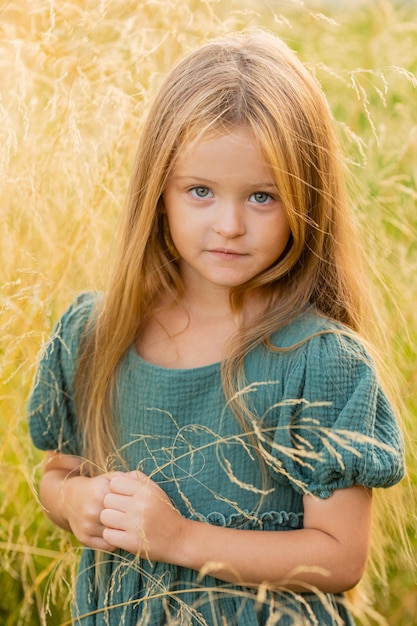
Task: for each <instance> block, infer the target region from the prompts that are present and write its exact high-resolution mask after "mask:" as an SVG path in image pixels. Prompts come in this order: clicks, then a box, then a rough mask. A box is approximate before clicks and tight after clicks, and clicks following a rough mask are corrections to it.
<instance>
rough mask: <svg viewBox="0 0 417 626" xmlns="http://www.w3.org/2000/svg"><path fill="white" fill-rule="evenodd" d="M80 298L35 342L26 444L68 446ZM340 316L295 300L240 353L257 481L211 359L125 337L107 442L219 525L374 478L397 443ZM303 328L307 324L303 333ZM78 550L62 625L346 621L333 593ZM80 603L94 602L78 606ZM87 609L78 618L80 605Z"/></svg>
mask: <svg viewBox="0 0 417 626" xmlns="http://www.w3.org/2000/svg"><path fill="white" fill-rule="evenodd" d="M93 302H94V299H93V297H92V296H91V295H90V294H84V295H82V296H81V297H79V298H78V299H77V301H76V302H75V303H73V305H72V306H71V307H70V308H69V310H68V311H67V312H66V313H65V315H64V316H63V317H62V319H61V320H60V322H59V323H58V324H57V326H56V329H55V332H54V334H53V337H52V338H51V340H50V342H49V343H48V344H47V345H46V347H45V350H44V353H43V355H42V359H41V363H40V366H39V369H38V373H37V377H36V381H35V385H34V388H33V391H32V395H31V398H30V402H29V424H30V432H31V436H32V438H33V441H34V444H35V445H36V446H37V447H39V448H41V449H44V450H59V451H60V452H63V453H68V454H80V453H81V442H80V441H79V440H78V439H77V434H76V427H75V415H74V405H73V378H74V370H75V367H76V362H77V349H78V344H79V340H80V336H81V333H82V330H83V328H84V326H85V323H86V320H87V319H88V317H89V315H90V312H91V309H92V305H93ZM340 331H341V327H340V326H336V325H335V324H333V323H331V322H329V321H328V320H325V319H323V318H322V317H319V316H317V315H314V314H313V313H308V314H307V313H306V314H304V315H303V316H301V317H300V318H298V319H297V320H295V321H294V322H292V323H291V324H290V325H288V326H287V327H286V328H285V329H283V330H281V331H279V332H278V333H276V334H275V335H274V336H273V337H272V345H273V346H276V347H279V348H289V347H290V346H293V345H294V344H297V345H298V347H296V348H292V349H289V350H286V351H285V350H284V351H282V350H281V351H280V352H278V351H274V350H271V349H267V348H266V347H262V348H256V349H255V350H253V351H252V352H251V353H250V354H249V355H248V356H247V358H246V361H245V375H246V379H247V388H246V390H245V393H244V395H245V400H246V402H247V404H248V406H249V407H250V409H251V411H252V412H253V413H254V415H255V416H256V417H257V419H256V420H254V421H253V423H252V424H251V427H252V428H253V429H254V431H255V434H256V438H257V441H258V445H259V446H260V448H261V450H262V452H263V457H264V458H265V459H266V461H267V469H268V471H267V481H268V484H267V485H266V489H267V493H266V495H264V497H263V498H262V500H261V502H260V493H261V491H262V490H263V489H265V485H264V484H263V483H262V477H261V471H260V469H259V462H258V459H257V457H256V455H255V454H254V453H253V448H252V447H251V445H249V441H248V438H247V436H246V435H245V433H244V432H243V431H242V428H241V427H240V426H239V425H238V423H237V421H236V419H235V418H234V417H233V415H232V414H231V412H230V410H229V408H228V407H227V406H226V401H225V397H224V394H223V391H222V387H221V379H220V365H219V364H217V363H215V364H212V365H208V366H205V367H199V368H195V369H188V370H175V369H165V368H161V367H157V366H154V365H152V364H150V363H148V362H146V361H144V360H143V359H141V358H140V357H139V356H138V354H137V353H136V351H135V349H134V347H132V348H131V349H130V351H129V352H128V354H127V355H126V358H125V359H124V362H123V365H122V368H121V370H120V377H119V387H118V390H119V393H118V398H119V406H117V415H118V420H119V429H120V432H119V435H120V447H121V448H122V449H123V457H124V459H125V460H126V462H127V464H128V467H129V468H130V469H136V468H139V469H141V470H142V471H144V472H145V473H146V474H148V475H150V476H151V477H152V478H153V480H155V481H156V482H157V483H158V484H159V485H160V486H161V487H162V488H163V489H164V491H165V492H166V493H167V494H168V496H169V497H170V498H171V499H172V501H173V502H174V504H175V505H176V507H177V508H178V509H179V511H180V512H181V513H182V514H183V515H184V516H187V517H189V518H192V519H195V520H200V521H202V522H205V523H209V524H215V525H219V526H224V527H234V528H249V529H256V530H276V531H280V532H281V531H286V530H293V529H299V528H302V527H303V505H302V497H303V494H305V493H313V494H316V495H318V496H319V497H321V498H327V497H329V496H330V495H331V493H332V492H333V491H334V490H335V489H340V488H345V487H350V486H352V485H355V484H361V485H366V486H368V487H387V486H390V485H393V484H395V483H396V482H398V481H399V480H400V479H401V478H402V476H403V472H404V468H403V443H402V439H401V435H400V433H399V430H398V427H397V424H396V421H395V418H394V416H393V414H392V411H391V408H390V406H389V404H388V401H387V399H386V397H385V395H384V393H383V391H382V390H381V388H380V387H379V385H378V383H377V380H376V377H375V374H374V371H373V367H372V363H371V361H370V359H369V357H368V356H367V354H366V353H365V352H364V350H363V348H362V347H361V346H360V345H359V344H358V342H357V341H356V340H354V339H353V338H351V337H348V336H347V335H346V333H343V332H340ZM313 335H314V336H313ZM101 567H102V568H103V572H104V578H103V579H104V580H105V581H107V582H108V584H106V585H104V586H103V585H97V584H95V579H94V574H95V569H94V568H95V562H94V553H93V552H92V551H91V550H88V549H84V550H83V552H82V557H81V562H80V567H79V573H78V580H77V594H76V604H75V607H74V615H75V616H76V622H75V623H76V624H79V625H82V626H104V625H105V624H106V625H107V624H120V625H126V626H139V625H141V626H142V625H145V624H146V625H150V626H161V625H162V624H175V625H181V626H185V625H192V626H194V625H197V624H208V625H210V626H214V625H217V624H218V625H223V624H227V625H228V626H232V625H237V626H251V625H257V624H259V625H261V624H262V625H265V626H271V625H273V624H277V625H278V626H296V625H299V624H303V625H304V624H308V625H312V624H317V625H320V626H326V625H333V624H334V625H340V624H352V623H353V621H352V618H351V616H350V615H349V613H348V612H347V610H346V608H345V606H344V598H343V596H342V595H340V596H339V595H330V594H318V595H315V594H312V593H310V594H294V593H290V592H271V591H269V590H263V589H261V590H260V591H259V592H258V596H257V593H256V591H255V590H251V589H243V588H242V587H238V586H233V585H229V584H226V583H223V582H221V581H219V580H217V579H215V578H213V577H210V576H204V577H201V576H199V574H198V573H197V572H194V571H192V570H188V569H184V568H179V567H176V566H171V565H167V564H163V563H151V562H148V561H146V560H142V559H138V558H135V557H134V556H133V555H132V554H129V553H126V552H123V551H119V552H117V553H116V554H111V555H104V559H103V564H102V565H101ZM92 612H94V613H92ZM88 613H90V615H89V616H88V617H85V618H82V616H83V615H86V614H88Z"/></svg>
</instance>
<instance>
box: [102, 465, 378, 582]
mask: <svg viewBox="0 0 417 626" xmlns="http://www.w3.org/2000/svg"><path fill="white" fill-rule="evenodd" d="M104 507H105V508H104V510H103V512H102V514H101V521H102V523H103V525H104V526H105V527H106V528H105V529H104V532H103V538H104V539H105V541H107V542H108V543H110V544H112V545H115V546H117V547H119V548H123V549H125V550H128V551H130V552H134V553H136V554H140V555H141V556H144V557H147V558H150V559H151V560H156V561H163V562H168V563H173V564H176V565H180V566H184V567H188V568H191V569H194V570H204V571H205V572H206V573H210V574H211V575H213V576H216V577H217V578H220V579H222V580H225V581H228V582H235V583H238V584H247V585H259V584H261V583H263V582H268V583H270V584H272V585H280V586H281V585H283V586H284V587H286V588H290V589H293V590H296V591H297V590H298V591H299V590H305V589H306V588H308V587H310V586H314V587H317V588H318V589H320V590H322V591H325V592H332V593H335V592H341V591H346V590H347V589H349V588H351V587H353V586H354V585H355V584H356V583H357V582H358V581H359V579H360V578H361V576H362V574H363V570H364V567H365V564H366V560H367V556H368V552H369V544H370V534H371V531H370V528H371V510H372V498H371V492H370V491H369V490H367V489H365V488H363V487H359V486H357V487H351V488H349V489H344V490H338V491H336V492H335V493H334V494H333V495H332V496H331V497H330V498H328V499H327V500H320V499H319V498H315V497H313V496H305V497H304V528H303V529H300V530H293V531H285V532H278V531H253V530H239V529H231V528H223V527H218V526H212V525H209V524H205V523H202V522H197V521H193V520H189V519H186V518H184V517H182V516H181V515H179V513H178V512H177V511H176V510H175V509H174V507H173V506H172V504H171V503H170V502H169V500H168V498H167V496H166V495H165V493H164V492H163V491H162V490H161V489H160V488H159V487H158V486H157V485H156V484H155V483H153V482H152V481H151V480H150V479H149V478H147V477H146V476H145V475H144V474H141V473H140V472H129V473H127V474H125V475H124V476H117V477H114V478H113V479H112V480H111V481H110V492H109V494H108V495H106V496H105V498H104Z"/></svg>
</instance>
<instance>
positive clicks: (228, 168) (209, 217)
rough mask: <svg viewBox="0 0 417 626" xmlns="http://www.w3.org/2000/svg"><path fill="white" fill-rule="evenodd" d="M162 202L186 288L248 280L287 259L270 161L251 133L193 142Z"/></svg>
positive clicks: (239, 131) (180, 158)
mask: <svg viewBox="0 0 417 626" xmlns="http://www.w3.org/2000/svg"><path fill="white" fill-rule="evenodd" d="M163 200H164V205H165V211H166V215H167V219H168V224H169V228H170V232H171V237H172V240H173V242H174V244H175V247H176V249H177V251H178V253H179V256H180V272H181V276H182V279H183V282H184V286H185V289H186V290H187V289H190V288H192V287H193V285H194V286H195V287H197V288H198V289H201V288H202V287H206V288H213V287H215V288H221V289H224V290H228V289H230V288H231V287H236V286H238V285H241V284H242V283H245V282H246V281H248V280H250V279H251V278H253V277H254V276H256V275H257V274H259V273H260V272H262V271H263V270H265V269H267V268H268V267H270V266H271V265H272V264H273V263H274V262H275V261H276V260H277V259H278V258H279V257H280V256H281V255H282V253H283V252H284V250H285V247H286V245H287V242H288V239H289V236H290V229H289V225H288V221H287V218H286V215H285V212H284V208H283V206H282V203H281V199H280V196H279V191H278V189H277V188H276V186H275V182H274V180H273V177H272V175H271V171H270V168H269V166H268V163H267V162H266V161H265V159H264V157H263V156H262V154H261V152H260V150H259V148H258V146H257V144H256V141H255V139H254V136H253V134H252V133H251V131H250V130H247V129H245V128H241V129H237V130H236V131H233V132H230V133H228V134H224V135H216V136H213V135H208V136H203V137H202V139H200V140H198V141H196V142H192V143H190V144H188V145H186V146H185V148H183V149H182V150H181V151H180V153H179V155H178V158H177V161H176V164H175V166H174V168H173V170H172V173H171V175H170V177H169V178H168V182H167V185H166V188H165V190H164V193H163Z"/></svg>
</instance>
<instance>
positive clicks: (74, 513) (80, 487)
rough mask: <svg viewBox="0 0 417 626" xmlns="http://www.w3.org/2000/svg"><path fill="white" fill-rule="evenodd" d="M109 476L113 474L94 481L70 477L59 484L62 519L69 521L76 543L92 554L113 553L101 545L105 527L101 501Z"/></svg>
mask: <svg viewBox="0 0 417 626" xmlns="http://www.w3.org/2000/svg"><path fill="white" fill-rule="evenodd" d="M112 476H114V473H109V474H101V475H99V476H95V477H93V478H90V477H87V476H70V477H66V478H65V479H64V481H63V483H62V500H61V516H62V517H63V518H64V519H66V520H67V521H68V524H69V526H70V529H71V531H72V532H73V534H74V535H75V537H76V538H77V539H78V541H80V542H81V543H82V544H83V545H84V546H86V547H88V548H92V549H94V550H106V551H109V552H113V551H114V550H115V547H114V546H111V545H110V544H108V543H107V542H106V541H104V539H103V530H104V526H103V525H102V524H101V522H100V515H101V512H102V510H103V500H104V497H105V496H106V495H107V494H108V493H109V482H110V479H111V478H112Z"/></svg>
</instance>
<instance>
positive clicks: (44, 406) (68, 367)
mask: <svg viewBox="0 0 417 626" xmlns="http://www.w3.org/2000/svg"><path fill="white" fill-rule="evenodd" d="M94 303H95V296H94V295H93V294H92V293H85V294H81V295H80V296H79V297H78V298H77V299H76V300H75V301H74V302H73V303H72V304H71V306H70V307H69V309H68V310H67V311H66V312H65V313H64V315H63V316H62V317H61V319H60V320H59V321H58V323H57V324H56V326H55V328H54V330H53V333H52V336H51V338H50V340H49V341H48V342H47V343H46V345H45V346H44V348H43V351H42V355H41V359H40V363H39V366H38V369H37V372H36V376H35V381H34V385H33V388H32V392H31V395H30V397H29V402H28V421H29V432H30V435H31V437H32V440H33V443H34V445H35V446H36V447H37V448H40V449H41V450H54V451H57V452H61V453H63V454H75V455H79V454H80V442H79V441H78V440H77V428H76V419H75V410H74V402H73V396H74V393H73V392H74V376H75V371H76V363H77V353H78V347H79V343H80V339H81V335H82V332H83V329H84V327H85V324H86V322H87V320H88V318H89V317H90V313H91V311H92V309H93V306H94Z"/></svg>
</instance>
